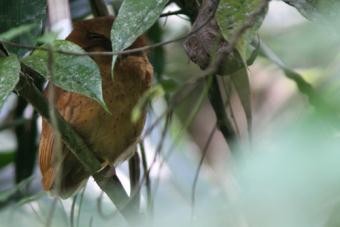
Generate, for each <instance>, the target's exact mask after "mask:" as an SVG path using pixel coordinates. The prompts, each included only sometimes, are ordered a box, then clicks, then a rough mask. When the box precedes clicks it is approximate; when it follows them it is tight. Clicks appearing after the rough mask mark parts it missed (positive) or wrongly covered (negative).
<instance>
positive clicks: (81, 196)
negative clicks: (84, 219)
mask: <svg viewBox="0 0 340 227" xmlns="http://www.w3.org/2000/svg"><path fill="white" fill-rule="evenodd" d="M85 189H86V185H85V186H84V188H83V189H82V191H81V192H80V199H79V205H78V214H77V227H79V223H80V214H81V208H82V205H83V199H84V194H85Z"/></svg>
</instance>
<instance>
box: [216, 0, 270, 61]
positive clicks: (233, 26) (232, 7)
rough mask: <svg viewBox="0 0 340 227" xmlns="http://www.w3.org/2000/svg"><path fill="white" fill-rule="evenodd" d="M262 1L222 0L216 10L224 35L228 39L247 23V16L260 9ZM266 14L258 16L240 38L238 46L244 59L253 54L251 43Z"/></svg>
mask: <svg viewBox="0 0 340 227" xmlns="http://www.w3.org/2000/svg"><path fill="white" fill-rule="evenodd" d="M260 3H261V0H243V1H239V0H221V1H220V3H219V5H218V8H217V12H216V20H217V24H218V26H219V27H220V29H221V32H222V35H223V37H224V38H225V39H226V40H227V41H228V40H229V39H230V37H231V35H232V34H234V33H235V31H237V30H238V29H239V28H241V27H242V26H243V25H244V24H245V22H246V20H247V17H248V16H249V15H250V14H251V13H254V12H256V11H257V10H258V9H259V6H260ZM264 16H265V14H263V15H260V16H259V17H257V18H256V21H255V22H254V25H253V26H252V27H251V28H250V29H248V30H247V31H246V32H245V34H244V35H243V36H242V37H240V39H239V43H238V46H237V47H238V50H239V52H240V54H241V56H242V57H243V59H248V58H249V57H250V56H251V53H252V51H253V48H251V45H250V44H251V42H252V40H253V39H254V38H255V37H256V34H257V30H258V29H259V27H260V26H261V24H262V21H263V19H264Z"/></svg>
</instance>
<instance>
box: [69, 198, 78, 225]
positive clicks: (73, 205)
mask: <svg viewBox="0 0 340 227" xmlns="http://www.w3.org/2000/svg"><path fill="white" fill-rule="evenodd" d="M77 198H78V194H76V195H75V196H74V197H73V198H72V205H71V213H70V226H71V227H74V213H75V209H76V203H77Z"/></svg>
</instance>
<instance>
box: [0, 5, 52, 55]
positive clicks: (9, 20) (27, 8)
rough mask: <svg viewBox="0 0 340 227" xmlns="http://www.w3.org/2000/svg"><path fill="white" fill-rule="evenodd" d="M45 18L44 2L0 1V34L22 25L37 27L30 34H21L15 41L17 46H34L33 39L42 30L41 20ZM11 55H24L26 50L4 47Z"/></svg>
mask: <svg viewBox="0 0 340 227" xmlns="http://www.w3.org/2000/svg"><path fill="white" fill-rule="evenodd" d="M45 16H46V0H29V1H27V0H15V1H0V21H1V26H0V33H3V32H6V31H8V30H9V29H12V28H15V27H18V26H21V25H24V24H26V25H27V24H35V25H37V26H36V27H35V28H34V29H32V30H31V31H30V32H26V33H21V34H20V36H18V37H17V38H16V39H15V42H18V43H19V44H26V45H34V44H35V37H36V36H37V35H39V34H40V33H41V31H42V28H43V20H44V19H45ZM6 48H7V49H8V50H9V51H10V52H13V53H16V54H19V55H21V56H22V55H24V54H25V53H26V52H27V51H28V50H26V49H20V48H16V47H11V46H6Z"/></svg>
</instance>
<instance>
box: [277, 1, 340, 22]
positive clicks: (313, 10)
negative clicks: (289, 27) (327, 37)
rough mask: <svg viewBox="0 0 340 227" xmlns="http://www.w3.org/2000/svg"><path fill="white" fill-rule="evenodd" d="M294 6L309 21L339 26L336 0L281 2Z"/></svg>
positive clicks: (339, 16) (338, 8)
mask: <svg viewBox="0 0 340 227" xmlns="http://www.w3.org/2000/svg"><path fill="white" fill-rule="evenodd" d="M283 1H284V2H286V3H288V4H289V5H292V6H294V7H295V8H296V9H297V10H298V11H299V12H300V13H301V14H302V15H303V16H305V17H306V18H308V19H311V20H321V21H322V20H324V19H326V20H328V22H333V23H334V24H336V25H339V23H338V22H340V2H339V1H338V0H326V1H325V0H283Z"/></svg>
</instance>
